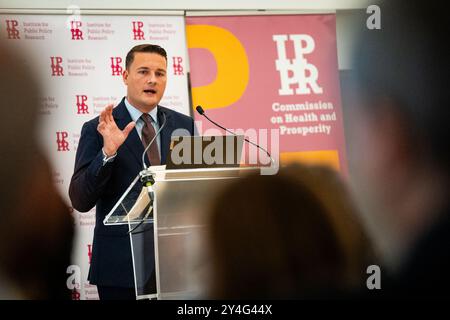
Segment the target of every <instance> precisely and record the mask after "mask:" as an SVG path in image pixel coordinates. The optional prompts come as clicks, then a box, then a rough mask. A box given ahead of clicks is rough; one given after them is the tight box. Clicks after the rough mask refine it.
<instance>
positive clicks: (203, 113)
mask: <svg viewBox="0 0 450 320" xmlns="http://www.w3.org/2000/svg"><path fill="white" fill-rule="evenodd" d="M195 110H197V112H198V113H199V114H200V115H201V116H204V117H205V118H206V119H208V121H209V122H211V123H212V124H214V125H215V126H217V127H219V128H221V129H223V130H225V131H226V132H229V133H231V134H232V135H234V136H236V137H237V134H235V133H234V132H232V131H230V130H228V129H227V128H224V127H222V126H221V125H220V124H218V123H216V122H215V121H213V120H211V119H210V118H209V117H208V116H207V115H206V113H205V110H203V108H202V107H201V106H197V107H196V108H195ZM244 141H246V142H248V143H250V144H251V145H254V146H255V147H257V148H259V149H261V150H262V151H264V152H265V153H266V154H267V155H268V156H269V158H270V161H271V162H272V164H274V163H275V160H273V158H272V156H271V155H270V153H269V151H267V150H266V149H264V148H263V147H261V146H260V145H258V144H256V143H253V142H251V141H250V140H248V139H247V138H245V137H244Z"/></svg>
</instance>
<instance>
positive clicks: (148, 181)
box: [127, 110, 167, 234]
mask: <svg viewBox="0 0 450 320" xmlns="http://www.w3.org/2000/svg"><path fill="white" fill-rule="evenodd" d="M161 112H162V114H163V117H164V119H163V124H162V125H161V127H160V128H159V129H158V131H157V132H156V134H155V136H154V137H153V139H152V140H151V141H150V143H149V144H148V145H147V147H146V148H145V150H144V152H143V153H142V167H143V168H144V169H143V170H142V171H141V172H139V177H140V178H139V180H140V181H141V183H142V189H143V190H144V188H146V189H147V190H146V191H147V193H148V196H149V198H150V207H149V209H148V211H147V213H146V214H145V216H144V217H143V218H142V220H141V221H140V222H139V223H138V224H137V225H136V226H134V227H133V228H132V229H131V230H129V231H128V233H127V234H130V233H132V232H133V231H134V230H136V229H137V228H139V227H140V226H141V225H142V224H143V223H144V220H145V219H147V217H148V216H149V215H150V213H151V212H152V211H153V201H154V200H155V192H154V190H153V187H152V186H153V185H154V184H155V177H154V176H155V174H154V173H153V172H151V171H150V170H149V169H148V168H147V165H146V164H145V155H146V154H147V150H148V149H149V148H150V146H151V145H152V143H154V142H155V140H156V137H157V136H158V135H159V134H160V132H161V131H162V129H163V128H164V126H165V125H166V122H167V118H166V113H165V112H164V111H162V110H161ZM134 234H136V233H134Z"/></svg>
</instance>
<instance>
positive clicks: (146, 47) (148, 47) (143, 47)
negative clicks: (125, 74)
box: [125, 44, 167, 70]
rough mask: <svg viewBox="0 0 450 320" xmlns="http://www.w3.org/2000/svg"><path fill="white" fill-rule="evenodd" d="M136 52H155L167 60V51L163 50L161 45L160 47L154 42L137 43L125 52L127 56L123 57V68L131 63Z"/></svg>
mask: <svg viewBox="0 0 450 320" xmlns="http://www.w3.org/2000/svg"><path fill="white" fill-rule="evenodd" d="M136 52H146V53H156V54H159V55H160V56H162V57H164V59H166V62H167V52H166V50H164V48H163V47H160V46H158V45H156V44H139V45H137V46H134V47H133V48H131V50H130V51H129V52H128V53H127V57H126V59H125V68H126V69H127V70H128V68H129V67H130V66H131V64H132V63H133V60H134V54H135V53H136Z"/></svg>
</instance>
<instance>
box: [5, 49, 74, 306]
mask: <svg viewBox="0 0 450 320" xmlns="http://www.w3.org/2000/svg"><path fill="white" fill-rule="evenodd" d="M0 70H1V72H2V75H3V76H2V77H1V78H0V95H1V102H0V109H1V111H2V125H1V126H0V150H1V152H0V176H1V177H2V180H3V183H2V185H1V187H0V219H1V223H0V299H68V298H70V291H69V290H68V289H67V286H66V279H67V274H66V270H67V267H68V266H69V265H70V255H71V250H72V237H73V229H74V226H73V218H72V216H71V214H70V211H69V209H68V207H67V206H66V205H65V203H64V202H63V200H62V198H61V196H60V195H59V193H58V192H57V190H56V188H55V186H54V185H53V181H52V175H51V168H50V165H49V163H48V162H47V160H46V159H45V158H44V156H43V155H42V154H41V152H40V150H39V149H38V147H37V142H36V140H35V137H36V136H37V129H38V121H37V112H38V105H39V97H40V96H39V94H40V92H39V88H38V84H37V81H36V79H35V78H34V75H33V74H32V72H31V70H30V68H29V67H27V66H26V64H25V63H24V58H23V57H22V55H21V53H20V52H16V51H13V50H12V49H11V48H7V47H5V46H3V45H1V46H0Z"/></svg>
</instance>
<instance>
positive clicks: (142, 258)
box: [103, 166, 259, 299]
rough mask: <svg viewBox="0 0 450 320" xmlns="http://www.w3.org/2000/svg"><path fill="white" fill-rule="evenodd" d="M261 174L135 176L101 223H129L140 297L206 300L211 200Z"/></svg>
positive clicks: (225, 171) (154, 172) (217, 171)
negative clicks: (146, 178) (232, 185)
mask: <svg viewBox="0 0 450 320" xmlns="http://www.w3.org/2000/svg"><path fill="white" fill-rule="evenodd" d="M257 171H259V168H253V167H246V168H206V169H180V170H165V166H158V167H150V168H149V169H148V170H146V171H145V172H141V174H140V176H137V177H136V179H135V180H134V181H133V183H132V184H131V185H130V187H129V188H128V189H127V191H126V192H125V193H124V195H123V196H122V197H121V199H120V200H119V201H118V202H117V204H116V205H115V206H114V208H113V209H112V210H111V212H110V213H109V214H108V215H107V216H106V218H105V219H104V221H103V222H104V224H105V225H117V224H127V225H128V229H129V236H130V244H131V253H132V259H133V271H134V279H135V288H136V298H137V299H148V298H157V299H196V298H204V297H205V296H204V295H205V289H206V288H205V287H204V283H206V282H207V281H208V280H207V277H208V267H207V265H208V258H207V252H208V250H207V246H206V243H205V241H204V239H205V237H204V233H205V232H206V228H205V224H206V223H205V221H206V220H205V219H206V218H207V217H206V213H207V212H208V208H209V207H210V202H211V200H212V199H214V194H215V193H216V192H217V191H219V190H220V189H221V188H223V187H224V186H226V185H227V184H228V183H229V182H230V181H231V180H232V179H237V178H239V177H241V176H242V175H245V174H248V173H250V172H257ZM142 175H147V176H151V177H152V178H153V181H154V183H153V184H152V185H151V186H143V184H142V183H141V179H140V178H141V177H142ZM151 240H153V241H151ZM153 244H154V245H153ZM153 253H154V254H153ZM153 257H154V260H153ZM153 263H154V265H155V269H154V270H155V272H156V274H155V276H156V287H155V286H152V284H151V283H150V284H149V283H148V282H149V279H151V275H150V274H149V272H148V271H147V270H149V269H150V270H151V269H153V268H152V264H153Z"/></svg>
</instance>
